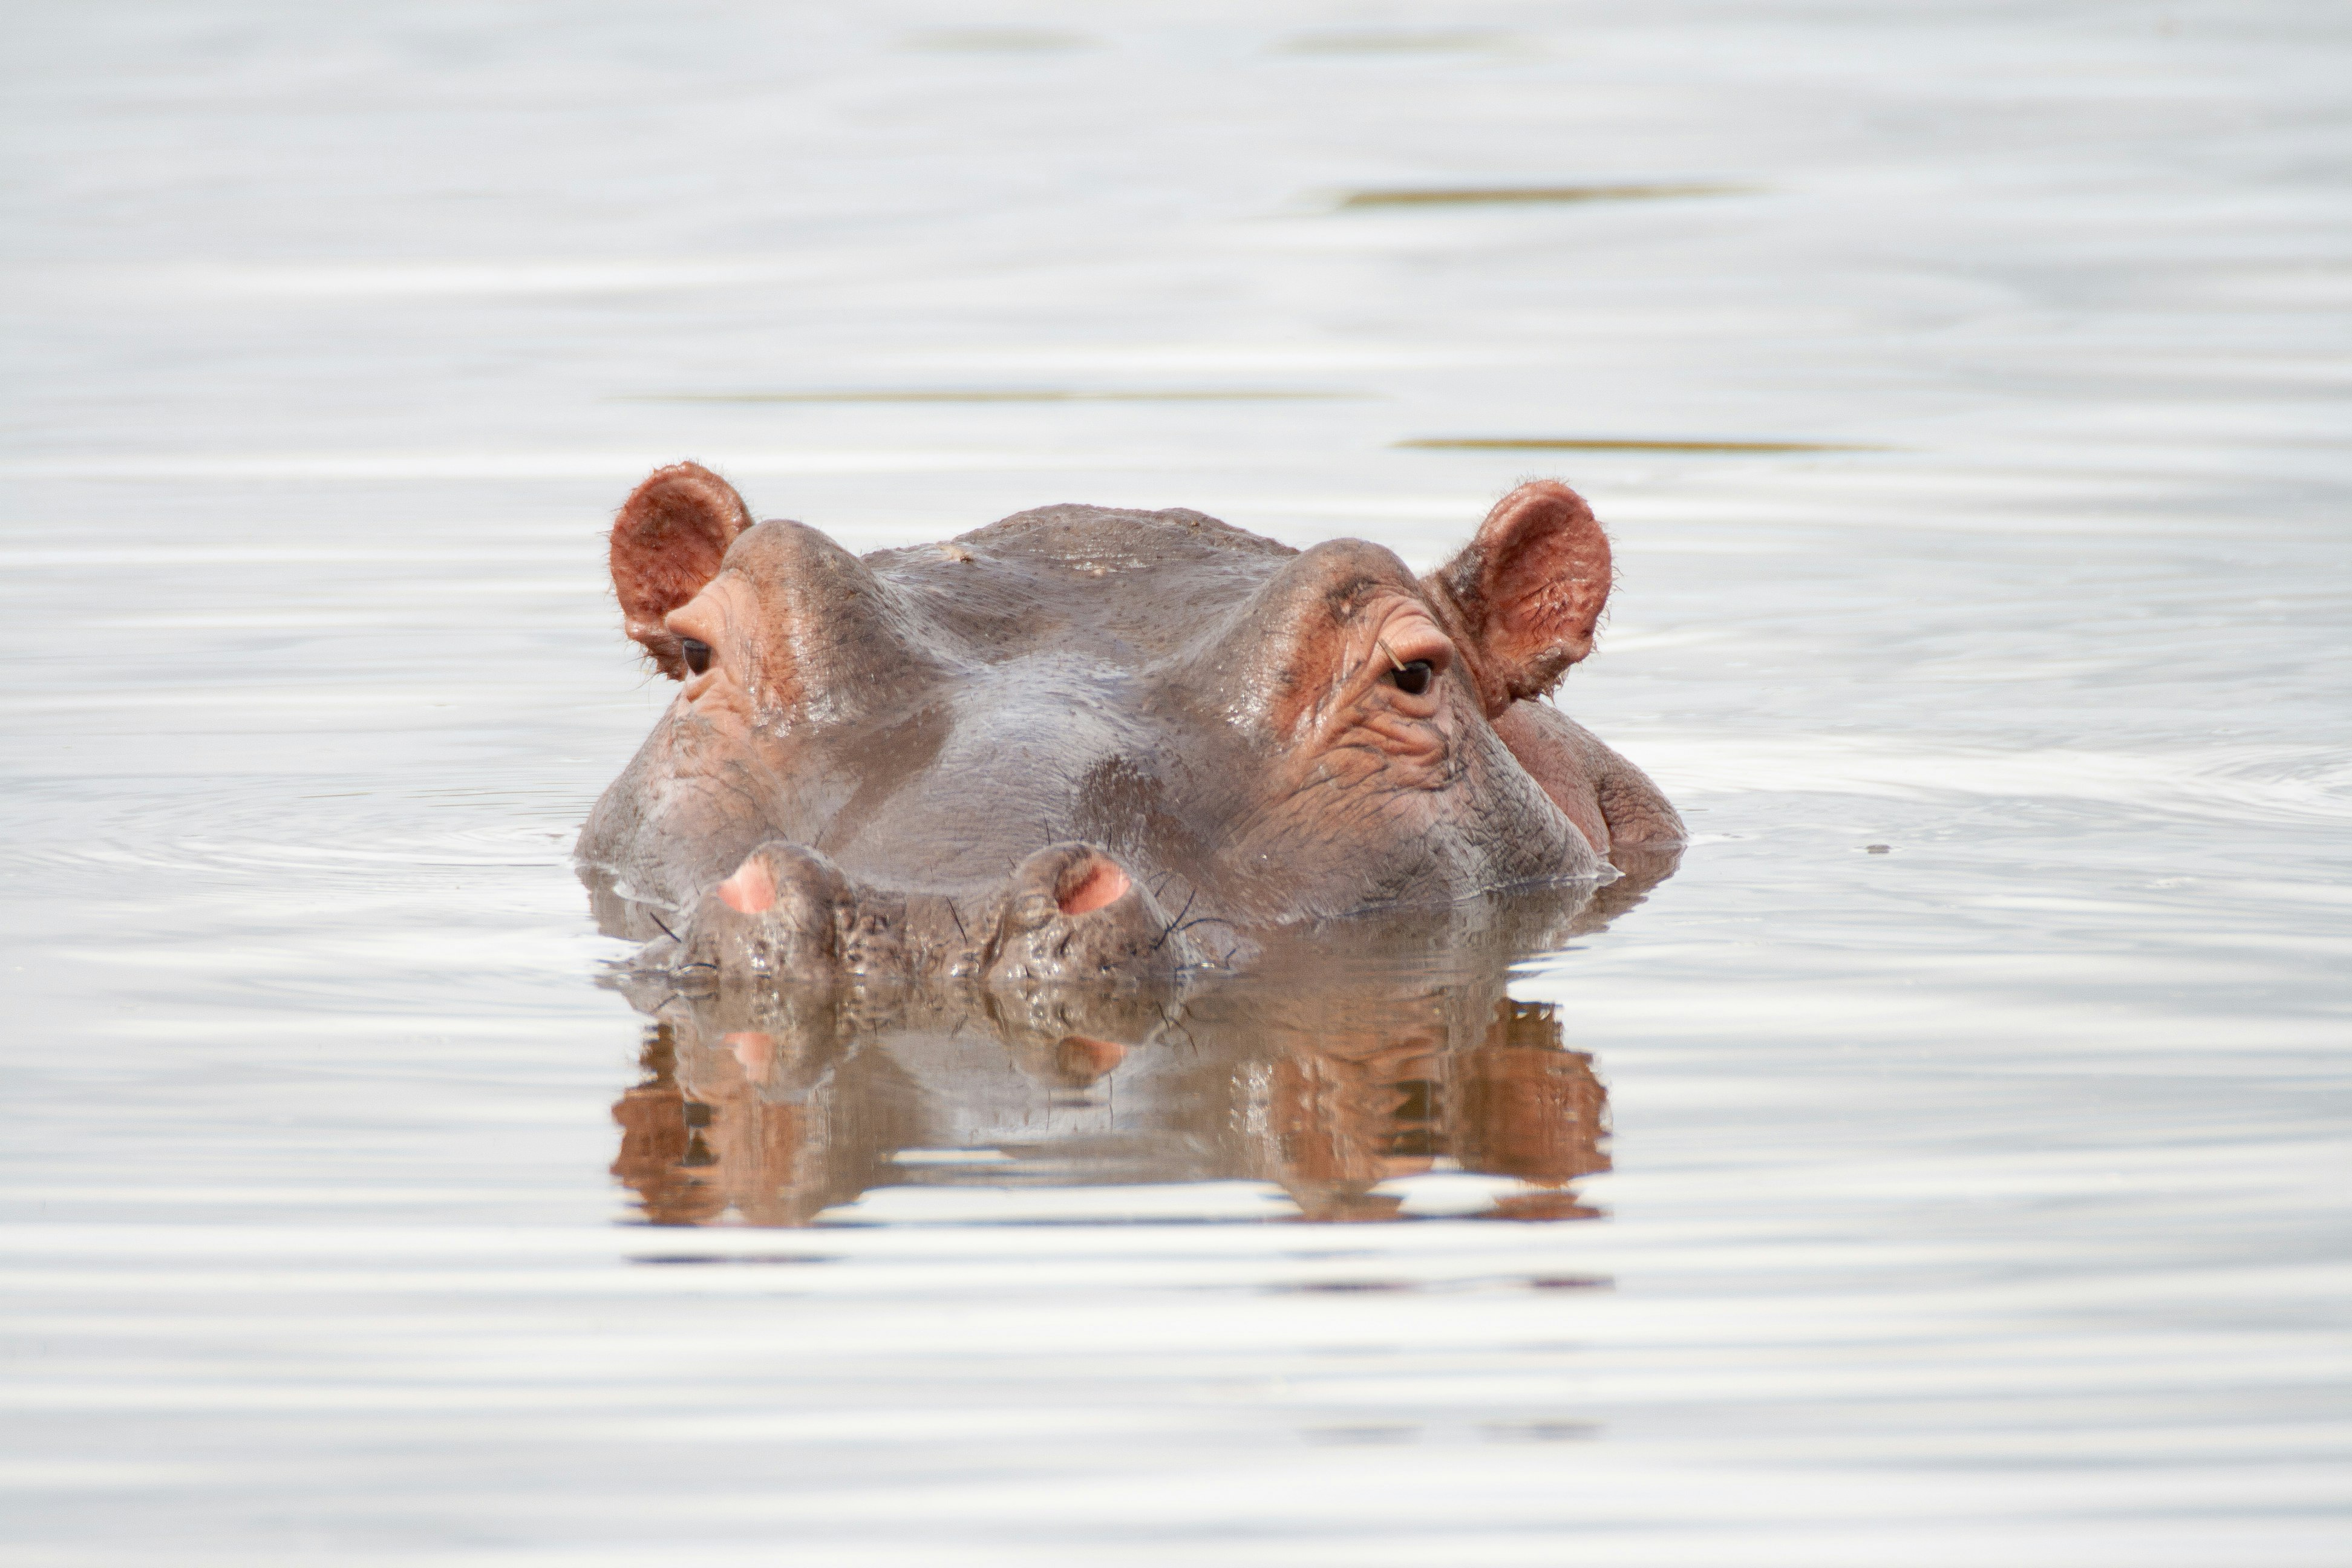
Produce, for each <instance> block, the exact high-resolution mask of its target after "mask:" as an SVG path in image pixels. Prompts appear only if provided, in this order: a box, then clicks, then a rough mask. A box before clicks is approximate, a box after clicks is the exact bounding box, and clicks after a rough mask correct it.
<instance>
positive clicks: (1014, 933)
mask: <svg viewBox="0 0 2352 1568" xmlns="http://www.w3.org/2000/svg"><path fill="white" fill-rule="evenodd" d="M1190 962H1192V951H1191V948H1190V945H1189V944H1188V943H1187V942H1186V941H1185V939H1184V935H1183V933H1182V932H1181V931H1178V930H1177V929H1176V922H1175V921H1171V919H1169V918H1168V914H1167V911H1166V910H1162V909H1161V908H1160V901H1159V900H1157V899H1154V898H1153V897H1152V896H1151V893H1150V889H1147V888H1145V887H1144V886H1143V884H1142V883H1140V882H1139V881H1137V880H1136V879H1134V878H1133V877H1131V876H1129V874H1128V871H1127V868H1125V867H1123V866H1121V865H1120V864H1119V863H1118V861H1117V860H1115V859H1113V858H1111V856H1110V854H1109V852H1108V851H1107V850H1104V849H1101V848H1098V847H1096V846H1094V845H1091V844H1055V845H1052V846H1050V847H1046V848H1044V849H1040V850H1038V851H1037V852H1036V853H1035V854H1034V855H1032V856H1030V857H1029V858H1027V859H1025V860H1024V861H1022V862H1021V864H1020V865H1019V866H1017V867H1015V868H1013V878H1012V881H1011V884H1010V885H1009V887H1008V888H1007V889H1006V897H1005V902H1004V912H1003V917H1002V918H1001V919H1000V921H998V924H997V932H996V942H995V952H994V954H993V955H992V959H991V962H990V963H989V965H988V977H989V980H990V983H991V984H995V985H999V986H1002V985H1005V984H1013V985H1071V984H1078V985H1088V986H1101V985H1110V986H1114V987H1118V988H1121V989H1126V988H1132V987H1137V986H1140V985H1143V984H1150V983H1157V982H1163V981H1165V980H1167V979H1168V978H1170V977H1171V976H1172V975H1173V974H1174V973H1176V971H1177V970H1179V969H1181V968H1182V967H1183V966H1184V965H1185V964H1186V963H1190Z"/></svg>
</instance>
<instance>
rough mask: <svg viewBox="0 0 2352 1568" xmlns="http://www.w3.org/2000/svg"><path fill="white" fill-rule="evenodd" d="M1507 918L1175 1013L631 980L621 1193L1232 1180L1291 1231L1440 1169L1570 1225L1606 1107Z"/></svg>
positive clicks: (692, 1216) (812, 1202) (665, 1198)
mask: <svg viewBox="0 0 2352 1568" xmlns="http://www.w3.org/2000/svg"><path fill="white" fill-rule="evenodd" d="M1510 902H1512V901H1505V905H1504V907H1501V908H1497V907H1496V905H1495V904H1493V903H1491V902H1482V903H1480V904H1478V905H1476V906H1474V907H1473V908H1472V909H1471V910H1463V909H1457V910H1454V911H1453V919H1452V921H1449V925H1450V927H1451V928H1452V929H1449V930H1447V931H1444V932H1441V933H1433V932H1431V931H1429V930H1428V929H1427V928H1426V925H1425V923H1424V922H1419V921H1415V922H1411V923H1410V924H1409V925H1405V924H1399V925H1388V926H1387V927H1386V929H1382V927H1383V925H1385V924H1386V922H1380V923H1375V924H1374V925H1371V926H1368V927H1363V928H1359V929H1355V930H1352V931H1350V933H1349V935H1350V939H1351V940H1350V941H1349V942H1348V943H1346V944H1345V946H1346V952H1345V954H1344V956H1335V955H1333V954H1332V953H1331V952H1329V951H1328V948H1326V949H1325V950H1324V951H1323V952H1308V951H1307V950H1306V949H1305V948H1304V947H1303V946H1302V947H1296V948H1289V949H1286V950H1281V951H1274V952H1268V953H1267V954H1266V955H1265V958H1266V960H1267V967H1266V968H1264V969H1261V970H1259V971H1257V972H1255V973H1251V974H1248V975H1238V976H1236V975H1228V976H1220V977H1214V978H1213V979H1212V980H1210V981H1209V982H1207V983H1205V984H1198V985H1195V986H1194V987H1192V989H1191V990H1190V991H1189V992H1188V993H1187V994H1184V995H1183V996H1182V997H1181V999H1179V1000H1174V1001H1169V1000H1164V999H1151V998H1148V997H1146V996H1144V995H1143V994H1139V993H1134V992H1128V993H1123V994H1122V993H1118V992H1104V991H1100V990H1079V991H1073V992H1069V993H1066V994H1062V995H1061V996H1059V997H1058V998H1057V999H1056V1001H1055V1005H1053V1006H1051V1007H1047V1008H1040V1007H1037V1006H1034V1005H1033V1006H1029V1007H1019V1008H1002V1007H996V1006H993V1005H991V1004H992V1001H993V1000H994V998H995V993H993V992H992V991H990V990H988V989H985V988H906V989H900V990H898V991H896V992H894V993H892V994H889V995H887V996H886V997H877V995H875V994H872V993H871V992H868V991H866V990H863V989H859V988H852V989H850V990H846V991H845V990H843V989H841V988H838V987H834V986H830V985H825V984H814V985H812V984H804V983H795V982H792V981H782V982H773V983H767V984H742V983H738V982H734V981H731V980H724V981H708V977H707V974H701V975H688V976H685V977H684V978H685V980H686V981H687V983H688V984H693V982H694V981H695V980H696V979H697V978H703V979H705V980H706V981H707V984H705V985H704V986H703V988H702V989H700V990H699V991H698V992H697V993H695V994H687V993H685V992H682V991H679V990H676V989H672V988H671V987H672V984H673V980H674V979H675V978H677V977H673V976H670V975H668V974H665V973H660V972H657V971H652V970H640V971H637V972H635V974H634V975H633V976H631V977H629V978H626V979H624V980H623V981H622V982H621V984H625V985H627V986H628V987H629V988H631V989H632V990H633V992H634V994H635V999H636V1000H637V1002H638V1004H639V1005H640V1006H641V1007H644V1008H646V1010H648V1011H649V1012H652V1013H653V1014H654V1016H655V1017H656V1020H657V1021H656V1025H655V1026H654V1028H653V1029H652V1030H651V1031H650V1033H649V1035H648V1038H647V1043H646V1053H645V1058H644V1066H645V1068H646V1073H647V1077H646V1081H644V1082H643V1083H641V1084H639V1085H638V1086H637V1087H635V1088H634V1089H630V1090H629V1091H628V1092H627V1093H626V1094H625V1095H624V1096H623V1097H622V1098H621V1100H620V1101H619V1102H618V1103H617V1104H615V1105H614V1109H613V1114H614V1120H615V1121H618V1122H619V1123H620V1125H621V1129H622V1136H621V1149H620V1153H619V1157H618V1158H617V1159H616V1160H615V1161H614V1166H613V1170H614V1175H615V1176H617V1177H618V1178H619V1179H620V1180H621V1181H622V1182H623V1183H625V1184H627V1185H628V1186H629V1187H630V1188H632V1189H634V1191H635V1194H636V1195H637V1198H638V1201H639V1204H640V1205H641V1206H642V1209H643V1212H644V1213H645V1215H646V1217H647V1218H648V1219H650V1220H652V1221H653V1222H655V1223H656V1224H668V1225H696V1224H705V1223H711V1222H721V1221H727V1222H738V1223H748V1224H753V1225H806V1224H810V1223H812V1222H814V1221H815V1220H816V1219H817V1218H818V1216H819V1215H821V1214H822V1213H823V1212H824V1211H826V1210H828V1209H835V1208H837V1207H838V1206H839V1205H846V1204H849V1203H852V1202H854V1201H855V1200H856V1198H857V1197H858V1196H859V1195H860V1194H863V1193H865V1192H866V1191H868V1190H869V1189H872V1188H875V1187H880V1186H899V1185H906V1184H928V1185H937V1184H987V1185H991V1186H1005V1185H1045V1184H1053V1185H1066V1184H1087V1185H1091V1184H1135V1183H1164V1182H1182V1181H1203V1180H1236V1179H1239V1180H1258V1181H1270V1182H1273V1183H1275V1184H1278V1185H1279V1186H1280V1187H1281V1188H1282V1189H1283V1190H1284V1191H1285V1192H1286V1193H1287V1194H1289V1196H1290V1198H1291V1199H1292V1200H1293V1202H1294V1203H1295V1204H1296V1205H1297V1212H1298V1213H1299V1214H1300V1215H1302V1216H1303V1217H1306V1218H1310V1219H1319V1220H1379V1219H1388V1218H1391V1217H1395V1216H1396V1215H1397V1214H1398V1211H1399V1208H1400V1205H1402V1202H1403V1201H1404V1200H1403V1196H1402V1194H1400V1193H1398V1192H1397V1191H1396V1190H1395V1189H1394V1187H1393V1185H1392V1183H1393V1179H1394V1178H1398V1177H1404V1176H1412V1175H1415V1174H1418V1173H1425V1172H1431V1171H1447V1170H1459V1171H1463V1172H1469V1173H1483V1174H1486V1175H1489V1176H1499V1177H1505V1178H1509V1184H1508V1185H1506V1186H1502V1187H1495V1186H1493V1185H1492V1184H1490V1185H1489V1187H1488V1189H1487V1191H1486V1193H1485V1194H1484V1195H1483V1197H1482V1201H1483V1202H1485V1203H1486V1213H1487V1215H1489V1216H1491V1217H1508V1218H1520V1219H1538V1218H1540V1219H1559V1218H1572V1217H1580V1216H1583V1215H1590V1214H1591V1213H1592V1212H1593V1211H1592V1210H1591V1209H1590V1208H1588V1207H1586V1206H1585V1205H1583V1204H1582V1203H1581V1202H1580V1200H1579V1199H1578V1197H1577V1195H1576V1194H1575V1192H1574V1190H1573V1186H1572V1184H1573V1183H1574V1182H1575V1181H1576V1180H1577V1179H1578V1178H1579V1177H1581V1176H1585V1175H1589V1174H1591V1173H1595V1172H1599V1171H1605V1170H1607V1169H1608V1168H1609V1160H1608V1155H1607V1154H1606V1152H1604V1148H1603V1138H1604V1134H1605V1131H1606V1096H1605V1093H1604V1091H1603V1090H1602V1089H1601V1084H1600V1082H1599V1080H1598V1079H1596V1078H1595V1076H1594V1074H1593V1068H1592V1062H1591V1058H1590V1057H1589V1056H1587V1055H1585V1054H1584V1053H1582V1052H1580V1051H1576V1050H1571V1049H1570V1048H1568V1046H1567V1044H1566V1042H1565V1040H1564V1039H1563V1037H1562V1033H1561V1027H1560V1023H1559V1018H1558V1016H1556V1014H1555V1012H1554V1009H1553V1008H1552V1007H1551V1006H1550V1005H1541V1004H1529V1003H1523V1002H1517V1001H1513V1000H1512V999H1511V998H1510V997H1509V996H1508V995H1507V993H1506V990H1505V984H1504V981H1505V977H1506V975H1507V966H1506V964H1505V963H1502V962H1501V960H1503V959H1505V958H1507V956H1509V955H1510V954H1511V953H1513V952H1519V951H1524V950H1525V949H1526V948H1527V947H1529V946H1533V945H1549V944H1550V943H1552V942H1557V941H1558V940H1559V938H1560V937H1561V936H1562V935H1563V934H1564V933H1565V928H1564V927H1563V926H1562V924H1561V923H1560V922H1561V921H1562V920H1563V911H1562V910H1561V907H1560V905H1559V901H1558V900H1541V901H1540V902H1537V901H1532V900H1517V903H1518V905H1519V907H1518V908H1516V909H1514V908H1511V907H1509V904H1510ZM1574 908H1575V900H1570V903H1569V909H1570V910H1571V911H1572V910H1574ZM1567 918H1570V919H1572V918H1573V916H1572V915H1570V916H1568V917H1567ZM1433 935H1436V936H1437V938H1438V940H1436V941H1435V942H1432V940H1431V939H1432V937H1433ZM1430 952H1435V953H1436V954H1437V955H1439V956H1438V957H1437V958H1436V959H1435V960H1432V959H1431V958H1430V957H1429V956H1428V954H1429V953H1430ZM1416 953H1418V954H1420V956H1418V957H1416ZM975 1156H977V1157H978V1158H977V1160H975V1158H974V1157H975ZM1383 1184H1391V1185H1389V1186H1387V1187H1384V1186H1383Z"/></svg>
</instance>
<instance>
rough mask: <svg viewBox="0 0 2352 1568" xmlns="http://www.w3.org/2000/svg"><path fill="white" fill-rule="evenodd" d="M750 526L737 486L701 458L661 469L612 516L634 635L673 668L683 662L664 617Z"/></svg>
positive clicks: (713, 572) (626, 614) (616, 568)
mask: <svg viewBox="0 0 2352 1568" xmlns="http://www.w3.org/2000/svg"><path fill="white" fill-rule="evenodd" d="M749 527H751V513H750V511H749V510H746V508H745V507H744V505H743V498H742V497H741V496H740V495H737V494H736V493H735V488H734V487H733V486H732V485H730V484H729V483H728V482H727V481H726V480H725V479H720V478H719V476H718V475H717V474H714V473H712V472H711V471H710V470H709V469H708V468H704V467H702V466H701V465H700V464H698V463H679V464H677V465H675V466H674V467H671V468H663V469H660V470H658V471H657V472H656V473H655V474H654V475H653V476H652V477H650V478H649V479H646V481H645V483H643V484H641V485H639V486H638V487H637V488H636V489H635V490H633V491H631V492H630V495H629V499H628V500H626V501H625V502H624V503H623V504H622V507H621V513H620V516H619V517H617V518H616V519H614V522H613V541H612V556H611V560H612V569H613V591H614V594H615V595H618V597H619V598H620V601H621V614H622V616H623V618H624V621H625V626H626V629H627V631H628V634H629V636H631V637H635V639H636V640H637V641H639V642H641V643H644V644H646V646H647V647H650V648H653V649H654V650H655V653H656V658H660V659H661V661H662V668H664V670H665V671H667V673H668V674H670V675H672V676H678V677H682V676H683V675H684V673H685V670H684V668H683V666H682V665H680V664H679V663H678V660H677V653H676V648H675V645H674V644H673V643H672V642H671V640H670V638H669V636H668V633H667V630H666V629H665V628H664V627H663V626H662V617H663V616H667V615H668V614H669V613H670V612H671V611H672V610H675V609H677V607H678V606H679V605H683V604H685V603H686V602H687V601H688V600H689V599H691V598H693V597H694V596H695V595H697V594H698V593H700V592H702V589H703V586H704V584H708V583H709V581H710V580H711V579H712V578H713V577H716V576H717V575H718V574H719V564H720V563H722V562H723V561H725V560H726V558H727V547H728V546H729V545H730V544H731V543H733V542H735V536H736V535H737V534H739V533H740V532H742V531H744V530H745V529H747V528H749ZM673 667H676V668H673Z"/></svg>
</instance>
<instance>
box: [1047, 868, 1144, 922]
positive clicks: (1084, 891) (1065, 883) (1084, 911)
mask: <svg viewBox="0 0 2352 1568" xmlns="http://www.w3.org/2000/svg"><path fill="white" fill-rule="evenodd" d="M1128 887H1129V882H1128V877H1127V873H1126V872H1124V871H1122V870H1120V869H1119V868H1118V866H1117V865H1116V864H1114V863H1113V862H1111V861H1108V860H1106V859H1104V858H1101V857H1100V856H1097V857H1096V858H1093V859H1091V860H1082V861H1080V862H1078V863H1077V864H1076V865H1075V866H1073V867H1071V868H1069V869H1068V870H1067V871H1065V872H1064V873H1063V874H1062V883H1061V886H1059V887H1058V888H1056V889H1054V901H1055V903H1057V904H1059V905H1060V906H1061V907H1062V912H1063V913H1064V914H1066V915H1088V914H1092V913H1094V911H1095V910H1099V909H1104V908H1106V907H1108V906H1109V905H1111V904H1115V903H1117V902H1118V900H1119V896H1120V895H1121V894H1123V893H1125V892H1126V891H1127V889H1128Z"/></svg>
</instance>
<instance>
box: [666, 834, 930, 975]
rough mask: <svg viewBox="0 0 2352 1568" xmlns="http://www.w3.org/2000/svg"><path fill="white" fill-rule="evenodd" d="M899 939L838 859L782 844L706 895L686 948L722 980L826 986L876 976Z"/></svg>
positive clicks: (692, 959) (768, 847) (690, 961)
mask: <svg viewBox="0 0 2352 1568" xmlns="http://www.w3.org/2000/svg"><path fill="white" fill-rule="evenodd" d="M895 934H896V933H895V932H894V931H892V930H891V921H889V919H888V916H887V913H885V912H883V911H879V910H866V909H861V908H860V900H859V899H858V898H857V896H856V888H855V886H854V885H853V884H852V883H851V882H850V880H849V879H848V878H846V877H845V876H843V875H842V873H841V870H840V868H838V867H836V866H835V865H834V863H833V862H832V861H830V860H828V859H826V858H824V856H822V855H820V854H818V853H817V852H816V851H814V849H804V848H803V847H800V846H799V845H797V844H790V843H786V842H784V841H783V840H781V839H776V840H772V841H770V842H769V843H766V844H762V845H761V846H760V847H758V848H757V849H754V850H752V851H751V854H749V855H748V856H746V857H744V858H743V863H742V864H741V865H740V866H739V867H737V868H736V869H735V871H734V874H733V875H731V876H730V877H728V878H727V879H726V880H724V881H722V882H720V883H719V885H718V886H717V887H714V888H712V889H710V890H709V892H707V893H705V894H704V895H703V896H702V898H701V900H700V901H699V902H698V903H697V905H696V906H695V909H694V912H693V914H692V916H691V917H689V920H688V925H687V929H686V932H685V942H684V946H685V950H686V963H687V965H688V967H692V968H696V969H698V970H701V971H703V972H704V973H709V974H711V975H712V976H713V977H714V978H716V979H719V980H722V981H723V980H728V979H738V978H740V979H754V980H779V981H803V982H820V983H822V982H829V981H834V980H839V979H844V978H847V977H850V976H853V975H858V974H864V973H871V972H873V971H874V970H875V969H876V968H877V960H884V959H885V958H886V954H885V952H882V951H877V950H880V949H888V948H892V947H894V946H895V943H894V942H892V940H891V939H893V938H894V937H895ZM888 956H895V953H891V954H889V955H888Z"/></svg>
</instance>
